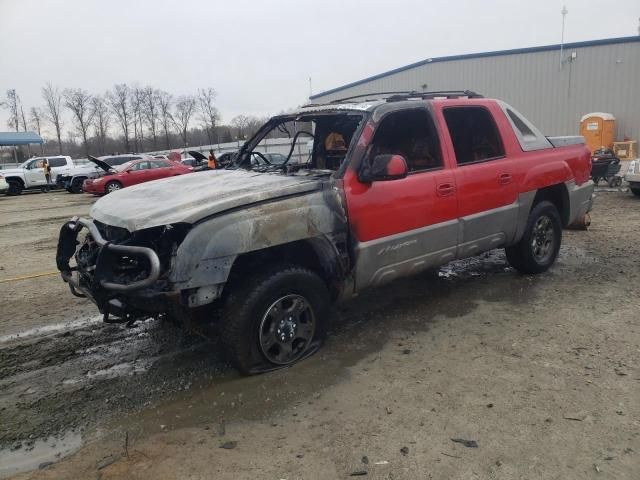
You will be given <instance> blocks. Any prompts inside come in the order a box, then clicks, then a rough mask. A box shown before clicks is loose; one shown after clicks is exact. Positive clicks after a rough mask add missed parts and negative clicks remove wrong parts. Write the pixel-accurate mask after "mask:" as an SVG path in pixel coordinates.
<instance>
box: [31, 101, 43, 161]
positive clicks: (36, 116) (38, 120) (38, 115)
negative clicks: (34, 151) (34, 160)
mask: <svg viewBox="0 0 640 480" xmlns="http://www.w3.org/2000/svg"><path fill="white" fill-rule="evenodd" d="M29 124H30V125H31V128H34V129H35V131H36V132H38V135H39V136H40V137H42V111H41V110H40V109H39V108H36V107H31V110H30V111H29ZM40 153H44V143H41V144H40Z"/></svg>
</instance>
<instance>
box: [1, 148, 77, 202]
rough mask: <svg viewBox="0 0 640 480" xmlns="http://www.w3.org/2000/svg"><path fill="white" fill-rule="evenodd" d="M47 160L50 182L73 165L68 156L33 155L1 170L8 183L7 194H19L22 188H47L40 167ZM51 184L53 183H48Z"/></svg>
mask: <svg viewBox="0 0 640 480" xmlns="http://www.w3.org/2000/svg"><path fill="white" fill-rule="evenodd" d="M45 159H46V160H47V162H48V163H49V166H50V167H51V182H52V183H53V182H55V180H56V177H57V176H58V175H60V174H64V173H66V172H68V171H69V170H71V169H72V168H74V167H75V165H74V163H73V160H72V159H71V157H69V156H62V155H56V156H51V157H34V158H30V159H29V160H27V161H25V162H23V163H22V164H21V165H20V166H18V167H16V168H7V169H6V170H2V175H4V178H5V180H6V181H7V183H8V184H9V190H8V191H7V193H8V194H9V195H20V194H21V193H22V191H23V190H42V189H44V188H47V179H46V178H45V175H44V169H43V168H42V164H43V160H45ZM50 186H53V185H50Z"/></svg>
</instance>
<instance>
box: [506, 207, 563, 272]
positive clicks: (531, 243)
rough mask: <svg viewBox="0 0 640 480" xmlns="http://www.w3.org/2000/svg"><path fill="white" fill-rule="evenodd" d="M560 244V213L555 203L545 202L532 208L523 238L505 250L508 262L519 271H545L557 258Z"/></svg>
mask: <svg viewBox="0 0 640 480" xmlns="http://www.w3.org/2000/svg"><path fill="white" fill-rule="evenodd" d="M561 243H562V221H561V220H560V214H559V213H558V210H557V209H556V207H555V205H554V204H553V203H551V202H548V201H542V202H540V203H537V204H536V205H534V207H533V208H532V209H531V213H529V218H528V220H527V226H526V228H525V231H524V235H523V236H522V238H521V239H520V241H519V242H518V243H517V244H515V245H513V246H511V247H507V248H506V249H505V252H506V254H507V260H508V261H509V264H510V265H511V266H512V267H513V268H515V269H516V270H518V271H519V272H520V273H542V272H546V271H547V270H548V269H549V267H551V265H553V263H554V262H555V261H556V258H557V257H558V252H559V251H560V244H561Z"/></svg>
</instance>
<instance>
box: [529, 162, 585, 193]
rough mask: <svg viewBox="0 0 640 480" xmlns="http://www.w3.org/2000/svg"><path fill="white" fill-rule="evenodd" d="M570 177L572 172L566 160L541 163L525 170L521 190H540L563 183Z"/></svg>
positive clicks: (571, 177)
mask: <svg viewBox="0 0 640 480" xmlns="http://www.w3.org/2000/svg"><path fill="white" fill-rule="evenodd" d="M572 179H573V172H572V171H571V168H570V167H569V165H568V164H567V162H564V161H557V162H550V163H543V164H540V165H536V166H535V167H533V168H532V169H530V170H528V171H527V173H526V175H525V177H524V180H523V181H522V190H521V191H523V192H530V191H532V190H540V189H542V188H545V187H548V186H550V185H556V184H565V183H566V182H568V181H570V180H572Z"/></svg>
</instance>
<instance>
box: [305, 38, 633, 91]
mask: <svg viewBox="0 0 640 480" xmlns="http://www.w3.org/2000/svg"><path fill="white" fill-rule="evenodd" d="M631 42H640V36H638V35H635V36H633V37H617V38H605V39H601V40H589V41H586V42H574V43H565V44H564V45H560V44H554V45H543V46H540V47H528V48H516V49H511V50H497V51H492V52H482V53H468V54H464V55H450V56H447V57H436V58H427V59H426V60H421V61H419V62H415V63H411V64H409V65H405V66H404V67H399V68H395V69H393V70H389V71H387V72H382V73H379V74H377V75H373V76H371V77H367V78H363V79H362V80H357V81H355V82H352V83H347V84H346V85H342V86H340V87H336V88H332V89H331V90H326V91H324V92H321V93H316V94H315V95H311V96H309V99H311V100H313V99H316V98H320V97H323V96H325V95H329V94H332V93H336V92H339V91H341V90H346V89H348V88H351V87H356V86H358V85H362V84H363V83H367V82H370V81H372V80H377V79H379V78H384V77H388V76H389V75H393V74H395V73H399V72H403V71H405V70H410V69H412V68H415V67H420V66H422V65H426V64H428V63H436V62H452V61H455V60H469V59H474V58H485V57H498V56H502V55H517V54H522V53H536V52H547V51H549V50H560V47H561V46H562V47H563V48H564V49H571V48H581V47H596V46H602V45H611V44H619V43H631Z"/></svg>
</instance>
